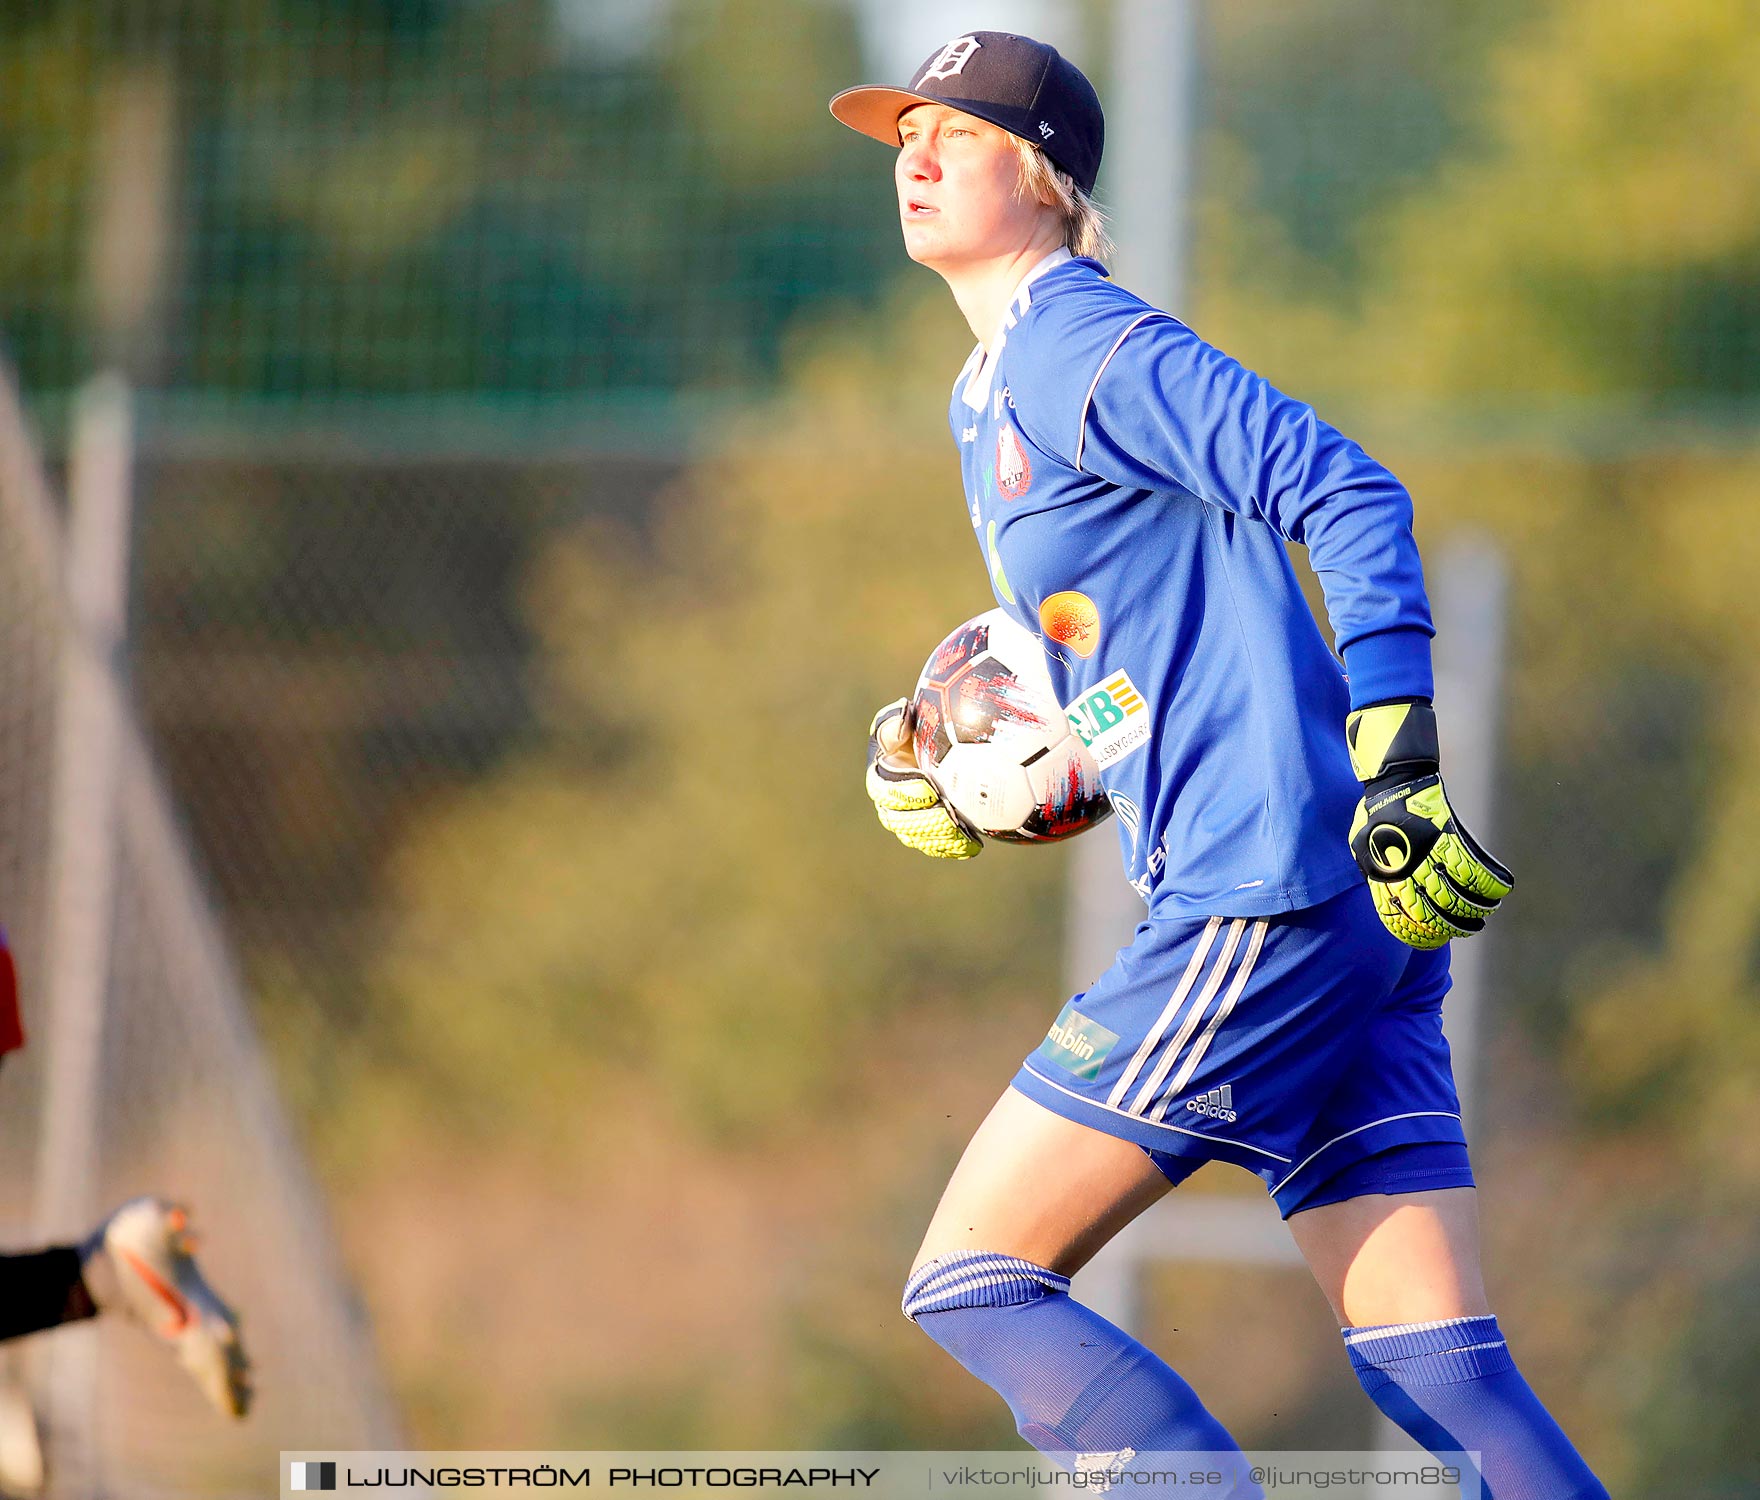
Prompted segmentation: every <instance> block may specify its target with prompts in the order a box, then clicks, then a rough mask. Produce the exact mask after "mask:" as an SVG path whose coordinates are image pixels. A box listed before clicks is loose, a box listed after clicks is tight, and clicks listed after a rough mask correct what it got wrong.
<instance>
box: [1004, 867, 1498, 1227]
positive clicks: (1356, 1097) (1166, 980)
mask: <svg viewBox="0 0 1760 1500" xmlns="http://www.w3.org/2000/svg"><path fill="white" fill-rule="evenodd" d="M1448 986H1449V977H1448V949H1447V948H1446V947H1444V948H1440V949H1436V950H1434V951H1430V952H1420V951H1418V950H1417V949H1414V948H1408V947H1407V946H1406V945H1405V944H1404V943H1402V942H1400V941H1399V940H1398V939H1397V938H1395V937H1394V936H1393V935H1392V934H1390V933H1389V932H1388V931H1387V929H1386V928H1385V927H1383V926H1382V925H1381V919H1380V918H1379V917H1378V916H1376V914H1375V907H1374V904H1373V902H1372V901H1371V900H1370V899H1369V889H1368V887H1367V886H1366V885H1361V884H1359V885H1353V886H1352V887H1351V888H1350V889H1349V890H1347V891H1344V892H1343V893H1342V894H1340V895H1337V896H1334V897H1333V898H1332V899H1331V900H1329V901H1325V902H1322V903H1321V904H1320V905H1318V906H1312V907H1308V908H1306V909H1304V910H1302V911H1292V912H1284V913H1281V914H1280V915H1277V916H1272V917H1262V918H1252V917H1235V918H1229V917H1210V918H1209V919H1207V920H1206V919H1204V918H1201V917H1200V918H1185V917H1181V918H1171V919H1158V918H1155V917H1151V918H1150V919H1149V920H1148V921H1146V922H1144V923H1143V924H1142V925H1141V926H1140V927H1138V928H1137V934H1136V937H1135V938H1134V939H1133V940H1132V942H1131V945H1130V946H1129V947H1128V948H1125V949H1123V950H1122V951H1121V952H1120V953H1119V955H1118V957H1117V959H1115V960H1114V962H1113V964H1112V967H1111V968H1109V969H1108V970H1107V971H1106V972H1105V973H1104V974H1103V975H1101V976H1100V978H1099V979H1098V980H1097V981H1096V982H1095V983H1094V985H1093V987H1092V988H1090V989H1088V990H1086V991H1085V992H1083V993H1082V994H1079V995H1077V996H1076V997H1075V998H1074V999H1073V1000H1071V1001H1070V1002H1069V1004H1067V1005H1065V1006H1064V1008H1063V1010H1062V1012H1061V1014H1059V1016H1058V1018H1057V1020H1056V1021H1055V1022H1054V1023H1053V1025H1052V1027H1051V1030H1050V1031H1049V1032H1048V1033H1047V1035H1046V1037H1045V1040H1044V1042H1042V1043H1041V1044H1040V1046H1039V1048H1038V1050H1037V1051H1035V1052H1033V1053H1032V1054H1031V1055H1030V1056H1029V1057H1028V1058H1027V1060H1026V1061H1025V1062H1024V1063H1023V1064H1022V1065H1021V1070H1020V1072H1019V1073H1017V1074H1016V1075H1015V1079H1014V1087H1015V1088H1016V1089H1018V1090H1019V1091H1020V1092H1021V1093H1023V1094H1025V1095H1026V1096H1027V1097H1028V1098H1029V1099H1032V1100H1034V1101H1035V1102H1037V1103H1039V1104H1042V1105H1044V1106H1045V1108H1047V1109H1049V1110H1052V1111H1053V1112H1055V1113H1056V1114H1059V1115H1062V1116H1063V1117H1064V1118H1065V1119H1069V1120H1074V1121H1075V1122H1076V1123H1077V1124H1080V1125H1089V1126H1092V1127H1093V1128H1094V1129H1096V1130H1103V1131H1105V1132H1106V1133H1107V1134H1108V1135H1115V1136H1119V1137H1121V1138H1122V1139H1124V1140H1127V1141H1134V1142H1136V1143H1137V1144H1138V1145H1139V1146H1141V1147H1143V1149H1144V1150H1146V1151H1147V1152H1149V1154H1150V1155H1151V1156H1152V1157H1153V1158H1154V1159H1155V1162H1156V1165H1157V1166H1159V1167H1160V1168H1161V1169H1162V1171H1163V1172H1164V1173H1166V1175H1167V1176H1168V1177H1169V1178H1171V1179H1172V1180H1173V1181H1175V1182H1180V1181H1182V1180H1183V1179H1184V1178H1186V1177H1187V1176H1189V1175H1190V1174H1191V1173H1192V1172H1195V1171H1196V1170H1197V1169H1198V1168H1199V1167H1201V1166H1202V1165H1203V1164H1204V1163H1205V1162H1207V1161H1227V1162H1234V1163H1235V1164H1236V1165H1238V1166H1243V1167H1245V1168H1247V1170H1248V1171H1250V1172H1254V1173H1257V1174H1258V1175H1259V1176H1260V1177H1262V1178H1263V1179H1264V1180H1265V1185H1266V1186H1267V1187H1268V1188H1269V1189H1270V1191H1271V1196H1272V1198H1273V1199H1274V1200H1275V1201H1276V1203H1277V1207H1278V1211H1279V1212H1280V1213H1281V1214H1282V1215H1283V1216H1284V1217H1285V1218H1288V1217H1289V1216H1290V1215H1291V1214H1292V1213H1296V1212H1298V1211H1299V1210H1301V1209H1304V1208H1315V1207H1318V1206H1319V1205H1320V1204H1322V1203H1335V1202H1338V1201H1340V1200H1341V1199H1344V1198H1354V1197H1358V1196H1360V1195H1362V1194H1365V1193H1391V1192H1413V1191H1416V1190H1418V1189H1420V1188H1439V1187H1471V1186H1472V1185H1473V1174H1472V1171H1471V1169H1470V1167H1469V1166H1468V1163H1467V1148H1466V1136H1465V1135H1464V1134H1463V1133H1462V1130H1461V1107H1460V1100H1459V1098H1458V1096H1457V1095H1456V1093H1455V1087H1454V1074H1453V1072H1452V1070H1451V1068H1450V1066H1449V1057H1448V1042H1447V1041H1446V1040H1445V1039H1444V1037H1443V1035H1442V997H1443V996H1444V995H1445V994H1446V993H1447V992H1448Z"/></svg>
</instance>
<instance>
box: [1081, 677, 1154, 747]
mask: <svg viewBox="0 0 1760 1500" xmlns="http://www.w3.org/2000/svg"><path fill="white" fill-rule="evenodd" d="M1063 711H1064V713H1065V714H1067V715H1068V716H1069V724H1070V728H1071V729H1073V730H1075V732H1076V733H1077V735H1079V736H1080V737H1081V741H1082V743H1083V744H1084V745H1086V746H1087V747H1088V753H1089V754H1090V755H1092V756H1093V757H1094V764H1095V765H1097V766H1099V767H1100V769H1101V770H1105V769H1106V767H1107V766H1110V765H1113V764H1115V763H1116V762H1118V761H1121V760H1123V759H1124V758H1125V756H1127V755H1129V754H1130V753H1131V752H1132V751H1133V750H1138V749H1141V748H1142V746H1144V745H1146V744H1147V743H1148V742H1149V723H1150V716H1149V705H1148V704H1147V703H1146V702H1145V701H1144V699H1143V695H1142V694H1141V693H1139V692H1138V691H1137V687H1136V684H1135V683H1133V682H1132V681H1131V679H1130V674H1129V673H1128V672H1114V673H1113V674H1112V676H1110V677H1108V678H1107V679H1106V681H1104V682H1103V683H1101V684H1100V686H1099V687H1095V688H1090V689H1088V691H1087V692H1085V693H1083V694H1082V696H1081V697H1079V698H1078V699H1076V701H1075V702H1074V703H1070V704H1066V705H1065V707H1064V710H1063Z"/></svg>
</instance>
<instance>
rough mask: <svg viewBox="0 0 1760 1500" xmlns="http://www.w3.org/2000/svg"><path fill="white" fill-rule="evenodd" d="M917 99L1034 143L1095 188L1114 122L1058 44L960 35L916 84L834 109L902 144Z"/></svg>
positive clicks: (852, 95) (862, 94)
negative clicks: (1109, 123) (901, 132)
mask: <svg viewBox="0 0 1760 1500" xmlns="http://www.w3.org/2000/svg"><path fill="white" fill-rule="evenodd" d="M914 104H945V105H946V106H947V107H948V108H949V109H957V110H959V111H961V112H962V113H964V114H968V115H976V116H977V117H978V118H979V119H980V120H988V121H989V122H990V123H991V124H992V125H1000V126H1001V127H1002V128H1003V129H1004V130H1006V131H1008V132H1009V133H1010V134H1011V135H1018V136H1020V137H1021V138H1022V139H1023V140H1028V141H1031V142H1032V143H1033V144H1034V145H1035V146H1038V147H1040V148H1041V149H1043V151H1044V152H1045V154H1046V155H1047V156H1049V157H1050V158H1051V160H1052V161H1054V162H1056V163H1057V165H1058V166H1060V167H1062V168H1063V170H1064V171H1066V172H1068V173H1069V175H1070V176H1071V177H1072V178H1074V179H1075V184H1076V186H1077V187H1079V188H1080V189H1081V190H1082V191H1083V192H1084V193H1091V192H1093V191H1094V179H1095V178H1096V177H1097V176H1098V175H1099V173H1100V148H1101V147H1102V145H1104V143H1105V139H1106V120H1105V117H1104V116H1103V115H1102V114H1101V112H1100V96H1099V95H1098V94H1096V93H1095V92H1094V85H1093V84H1091V83H1089V82H1088V80H1087V79H1086V78H1084V77H1083V76H1082V72H1081V69H1079V68H1078V67H1076V65H1075V64H1074V63H1072V62H1070V61H1069V60H1068V59H1067V58H1065V57H1064V56H1063V55H1062V54H1061V53H1059V52H1058V50H1057V49H1056V48H1055V47H1049V46H1047V45H1046V44H1045V43H1044V42H1035V41H1034V40H1033V39H1032V38H1031V37H1027V36H1015V35H1013V34H1012V33H1010V32H1006V31H968V32H966V33H965V34H964V35H963V36H956V37H955V38H954V39H953V40H952V41H951V42H949V43H948V44H947V45H946V46H945V47H943V48H941V49H940V51H938V52H936V53H935V54H934V55H933V56H931V57H929V58H928V59H926V60H925V61H924V63H923V65H922V67H920V68H918V69H917V72H916V75H915V82H913V83H912V84H911V85H910V86H909V87H908V88H886V87H882V86H879V85H875V84H867V85H864V86H863V87H861V88H855V89H845V90H844V91H843V92H842V93H841V94H839V95H838V96H837V97H836V98H835V99H833V100H832V101H831V113H832V114H834V115H836V116H837V118H838V119H840V120H842V121H843V123H844V124H845V125H847V126H849V127H850V129H851V130H859V131H861V133H862V134H863V135H871V136H873V137H874V139H875V140H877V141H884V142H886V144H887V145H889V146H896V145H897V144H898V117H899V116H900V115H901V114H903V113H904V112H905V111H906V110H907V109H909V108H910V107H911V106H912V105H914Z"/></svg>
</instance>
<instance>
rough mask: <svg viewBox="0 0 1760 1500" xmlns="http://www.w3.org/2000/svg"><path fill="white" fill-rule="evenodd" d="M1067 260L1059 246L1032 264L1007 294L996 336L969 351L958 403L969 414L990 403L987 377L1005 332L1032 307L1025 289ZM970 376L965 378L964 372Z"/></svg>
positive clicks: (988, 377)
mask: <svg viewBox="0 0 1760 1500" xmlns="http://www.w3.org/2000/svg"><path fill="white" fill-rule="evenodd" d="M1069 259H1071V256H1070V253H1069V251H1068V250H1067V249H1066V248H1065V247H1064V246H1062V245H1059V246H1058V247H1057V248H1056V249H1055V250H1053V251H1052V252H1051V253H1050V254H1049V255H1047V256H1045V257H1044V258H1043V259H1042V260H1040V261H1038V262H1036V263H1035V264H1034V266H1033V268H1032V270H1030V271H1028V272H1027V274H1026V275H1025V276H1023V277H1021V279H1020V280H1019V281H1018V282H1017V283H1016V284H1015V289H1014V291H1013V292H1012V293H1010V294H1009V299H1008V305H1007V306H1006V307H1005V308H1004V309H1003V311H1002V321H1001V322H1000V323H998V324H997V325H996V336H995V337H994V338H993V339H991V340H990V347H989V349H985V347H984V346H983V345H982V344H979V345H978V347H977V348H975V349H974V350H972V352H971V355H970V357H969V358H968V359H967V360H966V368H965V369H964V370H961V371H960V376H961V379H962V380H963V381H964V390H963V391H962V392H961V395H962V399H963V400H964V401H965V403H966V405H967V406H969V407H971V409H972V410H973V411H982V410H983V409H984V405H985V403H986V402H987V401H989V399H990V377H991V375H992V374H993V373H994V372H995V369H996V361H997V360H998V359H1000V358H1001V357H1002V346H1003V345H1004V344H1005V343H1007V342H1008V330H1009V329H1011V328H1013V327H1014V325H1015V324H1016V323H1018V322H1019V321H1020V318H1021V314H1022V313H1024V312H1025V311H1026V310H1027V309H1028V308H1029V307H1031V306H1032V305H1033V297H1032V293H1031V292H1029V291H1028V290H1027V289H1028V287H1030V286H1031V285H1032V284H1033V283H1034V282H1035V281H1037V280H1038V279H1039V278H1040V277H1041V276H1043V275H1044V274H1045V273H1046V272H1047V271H1049V270H1051V269H1052V268H1053V267H1054V266H1061V265H1062V264H1063V263H1064V262H1065V261H1066V260H1069ZM968 371H969V372H970V373H969V374H968V373H967V372H968Z"/></svg>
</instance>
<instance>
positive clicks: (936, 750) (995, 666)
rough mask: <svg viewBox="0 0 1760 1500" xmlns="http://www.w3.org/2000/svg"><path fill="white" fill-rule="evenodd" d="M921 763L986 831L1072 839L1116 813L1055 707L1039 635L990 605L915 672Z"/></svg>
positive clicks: (1041, 839)
mask: <svg viewBox="0 0 1760 1500" xmlns="http://www.w3.org/2000/svg"><path fill="white" fill-rule="evenodd" d="M916 752H917V764H918V765H919V766H920V767H921V768H922V770H923V772H924V774H925V775H927V776H928V778H929V779H930V781H931V782H933V783H934V785H935V788H936V790H937V791H939V792H940V793H941V795H942V797H943V798H944V799H945V800H946V801H947V803H948V805H949V806H951V807H952V808H953V810H954V811H955V812H956V813H958V814H959V816H960V817H961V818H963V819H964V820H965V821H966V822H967V823H968V824H970V825H971V827H972V828H974V829H976V830H977V831H978V832H979V833H980V834H982V835H984V837H986V838H993V839H1003V840H1006V841H1008V842H1011V843H1018V844H1036V843H1045V842H1049V841H1052V840H1056V839H1066V838H1070V837H1072V836H1073V835H1075V834H1078V833H1082V832H1084V831H1085V830H1087V829H1089V828H1092V827H1093V826H1094V825H1095V824H1096V823H1099V822H1101V821H1103V820H1104V819H1105V817H1106V816H1107V814H1108V813H1110V812H1111V811H1112V804H1111V803H1110V802H1109V801H1107V798H1106V793H1105V791H1104V790H1102V788H1101V786H1100V770H1099V767H1097V766H1096V765H1095V764H1094V758H1093V756H1092V755H1090V754H1089V753H1088V749H1087V747H1086V746H1085V745H1083V743H1082V742H1081V740H1080V739H1079V738H1078V737H1077V735H1076V733H1075V731H1074V729H1073V728H1072V727H1071V725H1070V722H1069V719H1068V718H1067V717H1066V716H1065V714H1064V711H1063V709H1062V707H1061V706H1060V705H1059V704H1058V701H1057V696H1056V694H1055V692H1054V691H1053V689H1052V686H1051V674H1050V673H1049V672H1048V671H1047V670H1046V668H1045V654H1044V651H1043V650H1042V649H1041V647H1040V645H1039V642H1038V641H1037V640H1036V639H1035V638H1034V637H1033V635H1032V634H1031V633H1030V632H1029V631H1027V630H1026V629H1024V628H1023V627H1022V626H1020V625H1019V624H1017V623H1016V622H1015V621H1014V620H1013V619H1012V618H1010V616H1009V615H1008V613H1007V612H1006V611H1004V610H1001V609H992V610H987V611H986V612H985V613H983V614H981V615H979V616H977V618H975V619H971V620H967V621H966V622H965V624H963V625H961V626H959V627H958V629H956V630H954V631H953V632H952V633H951V634H950V635H949V636H948V637H947V639H946V640H944V641H942V643H941V644H940V645H939V646H937V647H936V648H935V650H934V652H933V653H932V654H931V655H930V657H929V660H928V662H927V664H925V666H924V667H923V675H922V676H921V677H920V678H918V679H917V693H916Z"/></svg>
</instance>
